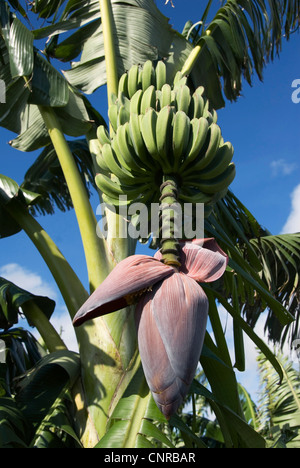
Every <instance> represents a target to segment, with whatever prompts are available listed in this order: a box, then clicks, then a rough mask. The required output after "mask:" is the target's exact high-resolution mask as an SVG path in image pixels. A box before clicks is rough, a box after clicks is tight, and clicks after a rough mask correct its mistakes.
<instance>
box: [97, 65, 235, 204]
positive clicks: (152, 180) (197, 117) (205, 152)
mask: <svg viewBox="0 0 300 468" xmlns="http://www.w3.org/2000/svg"><path fill="white" fill-rule="evenodd" d="M166 80H167V69H166V65H165V63H164V62H162V61H159V62H157V64H156V67H154V66H153V64H152V62H151V61H147V62H146V63H145V64H144V66H143V67H142V68H140V67H138V66H133V67H132V68H131V69H130V70H129V71H128V73H125V74H124V75H122V77H121V79H120V81H119V89H118V96H114V98H113V103H112V105H111V106H110V108H109V119H110V123H111V126H112V128H113V134H112V136H111V137H110V136H109V135H108V133H107V131H106V129H105V128H104V127H103V126H101V127H99V128H98V132H97V136H98V140H99V142H100V145H101V148H102V154H101V156H99V157H98V159H97V162H98V165H99V168H100V170H101V174H99V175H98V176H97V179H96V182H97V185H98V187H99V188H100V189H101V190H102V192H103V194H104V197H106V200H107V201H109V202H111V203H113V204H116V205H117V204H118V200H119V195H122V194H124V193H125V194H126V195H127V203H132V202H133V201H143V202H144V203H147V204H148V203H152V202H158V200H159V187H160V185H161V182H162V178H163V175H168V174H172V175H173V176H174V175H175V176H177V179H178V186H179V197H178V198H179V201H180V202H182V203H184V202H190V203H205V204H208V205H213V204H214V203H215V202H216V200H218V199H219V198H222V197H223V196H224V193H226V190H227V189H228V186H229V185H230V184H231V183H232V181H233V179H234V177H235V165H234V163H233V162H232V157H233V147H232V145H231V143H229V142H224V140H223V138H222V135H221V129H220V127H219V126H218V125H217V114H216V112H215V111H214V110H212V109H210V106H209V101H208V100H207V99H206V98H205V96H204V88H203V87H199V88H197V89H196V90H195V92H194V93H193V94H191V92H190V88H189V86H188V85H187V78H186V77H185V76H182V75H181V73H177V74H176V76H175V79H174V82H173V84H172V86H171V85H169V84H168V83H166Z"/></svg>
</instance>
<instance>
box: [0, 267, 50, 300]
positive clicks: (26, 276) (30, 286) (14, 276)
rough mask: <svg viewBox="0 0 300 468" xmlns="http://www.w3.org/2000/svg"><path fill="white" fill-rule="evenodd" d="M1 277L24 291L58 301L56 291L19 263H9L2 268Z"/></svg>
mask: <svg viewBox="0 0 300 468" xmlns="http://www.w3.org/2000/svg"><path fill="white" fill-rule="evenodd" d="M0 276H3V277H4V278H6V279H7V280H9V281H11V282H12V283H14V284H16V285H17V286H19V287H20V288H22V289H25V290H26V291H28V292H30V293H32V294H35V295H37V296H48V297H50V298H51V299H53V300H55V299H56V296H57V294H56V291H55V289H54V288H53V287H52V286H51V285H50V284H49V283H47V282H46V281H44V280H43V279H42V278H41V276H39V275H38V274H37V273H34V272H32V271H30V270H28V269H27V268H24V267H23V266H21V265H18V264H17V263H9V264H7V265H4V266H2V267H0Z"/></svg>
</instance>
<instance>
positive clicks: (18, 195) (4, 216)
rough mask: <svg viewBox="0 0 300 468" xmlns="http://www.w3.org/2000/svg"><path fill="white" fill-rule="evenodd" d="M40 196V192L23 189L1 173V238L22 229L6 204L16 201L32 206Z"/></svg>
mask: <svg viewBox="0 0 300 468" xmlns="http://www.w3.org/2000/svg"><path fill="white" fill-rule="evenodd" d="M38 197H39V194H36V193H34V192H31V191H29V190H26V189H21V188H20V187H19V185H18V184H17V183H16V182H15V181H14V180H12V179H11V178H9V177H6V176H4V175H2V174H0V238H4V237H9V236H12V235H14V234H16V233H18V232H20V231H21V228H20V226H19V224H18V223H17V222H16V221H15V220H14V219H13V218H12V216H10V215H9V213H8V212H7V210H6V209H5V206H6V205H8V204H12V203H16V202H19V203H21V204H23V205H24V206H30V205H33V204H34V203H36V202H37V199H38Z"/></svg>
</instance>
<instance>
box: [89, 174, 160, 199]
mask: <svg viewBox="0 0 300 468" xmlns="http://www.w3.org/2000/svg"><path fill="white" fill-rule="evenodd" d="M95 182H96V185H97V187H98V188H99V189H100V190H101V191H102V192H103V193H104V194H105V195H107V196H108V197H111V198H112V199H118V198H119V197H120V196H121V195H126V196H127V198H128V200H130V201H132V200H135V199H136V198H137V197H138V196H139V195H140V194H143V193H145V192H146V191H148V190H149V189H151V184H149V183H147V184H140V185H136V186H134V187H131V186H128V185H126V184H121V183H120V182H119V181H118V180H112V179H110V178H109V177H107V176H105V175H103V174H97V175H96V177H95Z"/></svg>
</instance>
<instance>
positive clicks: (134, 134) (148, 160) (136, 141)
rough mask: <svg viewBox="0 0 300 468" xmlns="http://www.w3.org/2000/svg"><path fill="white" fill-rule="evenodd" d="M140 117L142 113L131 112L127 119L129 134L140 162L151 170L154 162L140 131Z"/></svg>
mask: <svg viewBox="0 0 300 468" xmlns="http://www.w3.org/2000/svg"><path fill="white" fill-rule="evenodd" d="M142 117H143V116H142V115H137V114H131V116H130V121H129V134H130V138H131V142H132V145H133V148H134V151H135V153H136V154H137V155H138V156H139V159H140V160H141V163H142V164H143V165H144V166H145V167H147V168H149V169H151V170H153V169H154V166H155V163H154V161H153V159H152V157H151V155H150V154H149V152H148V150H147V148H146V146H145V142H144V140H143V137H142V133H141V128H140V121H141V118H142Z"/></svg>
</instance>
